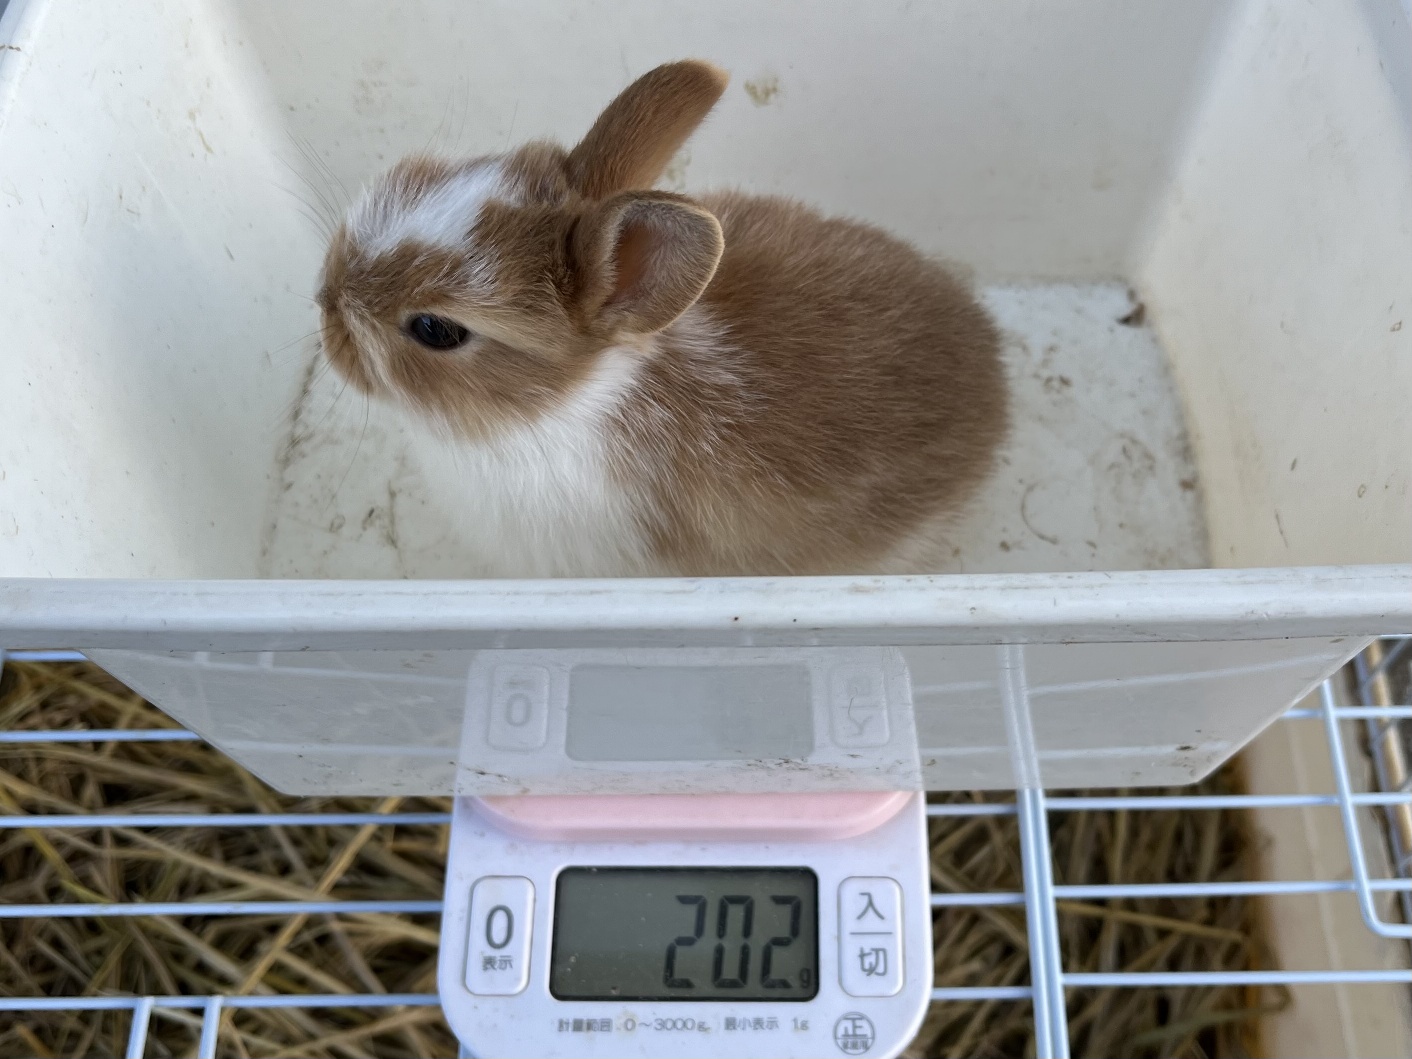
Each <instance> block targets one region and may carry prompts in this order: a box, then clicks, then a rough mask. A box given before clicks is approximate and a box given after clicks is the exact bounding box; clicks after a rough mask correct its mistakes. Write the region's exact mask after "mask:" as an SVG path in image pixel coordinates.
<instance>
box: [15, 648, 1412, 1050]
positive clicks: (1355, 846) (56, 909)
mask: <svg viewBox="0 0 1412 1059" xmlns="http://www.w3.org/2000/svg"><path fill="white" fill-rule="evenodd" d="M1409 651H1412V637H1393V636H1389V637H1384V638H1381V639H1380V640H1378V641H1376V642H1375V644H1374V645H1373V647H1371V648H1370V649H1369V650H1368V651H1366V652H1365V653H1364V654H1363V655H1361V656H1360V657H1359V658H1358V659H1357V660H1356V662H1355V665H1354V679H1353V684H1354V686H1355V690H1356V695H1355V696H1354V697H1353V701H1351V702H1346V701H1344V700H1345V699H1347V698H1348V696H1347V695H1343V694H1341V693H1340V690H1339V687H1338V684H1337V681H1338V677H1337V676H1336V677H1334V678H1331V679H1329V680H1327V681H1325V682H1324V683H1323V685H1321V687H1320V689H1319V691H1318V695H1317V699H1318V704H1317V705H1314V706H1298V707H1295V708H1292V709H1290V710H1288V711H1287V712H1286V713H1285V714H1284V715H1283V716H1282V718H1281V719H1280V721H1279V722H1277V723H1281V724H1296V725H1298V724H1314V725H1318V726H1320V728H1321V729H1322V732H1323V735H1324V738H1325V740H1326V742H1327V748H1328V752H1329V759H1330V763H1331V767H1332V774H1333V778H1334V790H1333V791H1332V792H1329V793H1316V794H1310V793H1298V794H1250V793H1247V794H1189V795H1183V794H1176V795H1173V794H1152V795H1112V796H1065V795H1053V794H1049V793H1047V792H1046V791H1045V790H1043V789H1042V788H1040V787H1037V786H1035V787H1031V788H1028V789H1020V790H1017V791H1016V792H1015V796H1014V799H1013V801H1008V802H1005V801H1001V802H984V803H943V804H931V805H929V806H928V808H927V812H928V815H929V816H931V817H967V816H987V815H988V816H995V817H1003V816H1014V817H1017V818H1018V824H1019V834H1020V856H1021V859H1022V866H1023V879H1024V888H1023V890H1022V891H1014V892H969V893H967V892H962V893H933V895H932V898H931V903H932V906H933V908H934V909H940V908H946V907H958V906H969V907H976V908H980V907H990V908H1000V907H1023V909H1024V914H1025V918H1026V924H1027V927H1028V932H1027V933H1028V946H1029V957H1030V963H1029V982H1028V984H1016V985H1008V986H946V987H938V988H936V989H934V990H933V991H932V1000H933V1002H935V1003H946V1002H975V1001H1028V1002H1030V1003H1031V1004H1032V1007H1033V1017H1034V1023H1035V1025H1034V1029H1035V1044H1036V1052H1037V1055H1038V1056H1039V1059H1067V1056H1068V1055H1069V1048H1070V1034H1069V1026H1068V1014H1067V1007H1066V1003H1065V999H1066V995H1067V993H1068V991H1070V990H1076V989H1084V988H1117V989H1144V988H1184V987H1210V986H1236V987H1240V986H1294V985H1313V984H1320V985H1324V984H1327V985H1336V984H1343V985H1358V984H1373V983H1401V984H1407V985H1412V969H1408V968H1362V969H1346V968H1332V967H1330V968H1323V969H1317V970H1242V971H1165V972H1160V971H1132V972H1075V971H1068V970H1066V969H1065V967H1064V960H1063V953H1062V951H1061V946H1060V940H1059V930H1058V909H1059V903H1060V902H1062V901H1066V900H1067V901H1075V900H1081V901H1108V900H1115V899H1122V898H1174V899H1180V898H1211V897H1229V896H1250V897H1277V896H1284V895H1318V894H1343V895H1349V896H1351V897H1352V899H1353V900H1355V901H1356V902H1357V905H1358V909H1359V912H1360V914H1361V917H1362V920H1363V923H1364V925H1365V926H1366V927H1367V929H1368V930H1370V931H1372V932H1373V933H1375V934H1377V935H1379V936H1380V937H1383V938H1387V939H1393V940H1395V941H1407V940H1412V920H1408V919H1406V918H1405V917H1404V919H1403V920H1401V921H1397V920H1392V919H1389V918H1388V917H1387V916H1386V915H1385V914H1384V913H1383V911H1381V910H1380V907H1379V901H1378V895H1381V894H1387V893H1393V894H1396V895H1397V896H1398V898H1399V902H1400V905H1401V906H1402V907H1404V908H1405V907H1406V906H1407V905H1408V903H1410V902H1412V878H1409V877H1408V871H1407V869H1408V867H1409V864H1412V852H1410V851H1409V849H1410V848H1409V846H1408V845H1406V844H1405V843H1406V840H1407V836H1406V835H1404V834H1403V830H1404V828H1405V825H1406V824H1407V820H1408V814H1412V779H1409V776H1408V774H1407V769H1406V746H1405V743H1403V742H1400V741H1398V740H1399V736H1398V733H1399V731H1400V730H1401V727H1400V726H1402V725H1403V722H1406V721H1410V720H1412V705H1407V704H1399V703H1394V702H1393V701H1392V699H1391V693H1390V691H1389V685H1388V681H1387V675H1388V673H1389V671H1390V668H1391V667H1392V666H1393V665H1394V664H1395V663H1397V662H1398V661H1399V660H1401V659H1404V658H1405V657H1407V656H1408V654H1409ZM5 657H8V658H10V659H13V660H15V661H28V662H72V661H82V660H84V656H83V655H82V654H81V653H79V652H75V651H65V650H52V651H38V650H28V651H12V652H9V654H8V655H0V662H3V660H4V658H5ZM1345 722H1356V723H1360V724H1362V725H1365V726H1366V730H1367V737H1368V741H1369V744H1370V747H1371V749H1372V751H1373V756H1374V764H1375V768H1376V775H1377V778H1378V781H1379V783H1378V786H1379V789H1377V790H1370V791H1362V790H1358V789H1356V785H1355V782H1354V777H1353V774H1352V771H1351V769H1350V765H1349V759H1350V758H1349V755H1350V746H1349V738H1348V732H1349V727H1348V726H1347V725H1346V724H1345ZM1011 736H1012V738H1015V739H1018V740H1020V741H1021V742H1023V741H1024V739H1025V738H1026V733H1024V732H1023V731H1021V732H1012V733H1011ZM197 739H199V736H197V735H196V734H195V733H193V732H189V731H186V730H182V729H155V728H149V729H111V730H93V729H82V730H30V731H15V732H0V744H6V743H8V744H19V743H27V742H29V743H34V742H54V743H63V742H80V741H82V742H103V741H112V742H127V741H151V742H162V741H189V740H197ZM1399 754H1400V755H1401V756H1399ZM1308 807H1328V808H1332V809H1334V810H1336V811H1337V813H1338V816H1339V819H1340V821H1341V823H1342V827H1343V838H1344V841H1345V844H1346V847H1347V853H1348V860H1349V865H1350V874H1349V877H1348V878H1346V879H1285V880H1261V879H1253V880H1241V881H1235V880H1232V881H1207V882H1170V883H1157V884H1153V883H1145V884H1138V883H1129V884H1124V883H1101V884H1083V883H1076V884H1058V883H1056V882H1055V879H1054V871H1053V864H1052V860H1051V857H1050V856H1049V855H1048V851H1049V849H1050V842H1049V836H1050V829H1051V820H1052V819H1053V817H1055V816H1056V815H1057V814H1063V813H1068V812H1075V811H1081V810H1083V811H1090V812H1121V811H1127V810H1191V811H1210V810H1223V809H1251V810H1255V809H1300V808H1308ZM1368 808H1374V809H1379V810H1382V811H1384V812H1385V813H1386V814H1387V838H1388V840H1389V842H1390V845H1391V852H1392V858H1393V862H1394V868H1395V870H1394V872H1393V873H1392V874H1390V875H1387V876H1383V875H1380V874H1379V873H1377V872H1376V870H1375V869H1374V867H1373V866H1372V863H1371V861H1370V858H1369V856H1368V854H1367V852H1366V848H1365V843H1368V842H1369V841H1370V840H1371V841H1380V840H1381V837H1380V836H1371V838H1370V835H1369V834H1368V832H1369V830H1370V829H1369V828H1368V827H1367V826H1366V823H1364V822H1361V821H1360V818H1359V817H1360V810H1365V809H1368ZM449 821H450V814H448V813H441V812H389V813H378V812H318V813H214V814H187V813H181V814H155V813H122V814H116V813H105V814H99V815H87V814H72V815H48V814H46V815H44V816H43V817H42V819H41V818H37V817H36V816H35V815H10V816H0V829H3V830H10V829H19V828H36V827H39V828H43V829H52V828H74V829H78V828H88V829H91V828H94V827H96V826H97V827H103V828H120V827H123V828H178V827H245V828H260V827H301V826H318V825H358V826H396V825H403V824H433V825H445V824H448V823H449ZM440 910H441V902H440V901H434V900H386V901H382V900H346V899H345V900H328V901H317V902H316V901H308V900H298V901H219V902H190V901H185V902H140V901H137V902H129V903H64V904H10V905H0V918H7V919H23V918H38V917H53V916H70V917H110V916H124V917H138V916H239V915H262V916H289V917H293V916H297V915H301V914H302V915H313V914H345V915H346V914H356V913H380V914H390V915H415V914H428V913H439V912H440ZM438 1003H439V1000H438V997H437V995H436V994H435V993H353V994H348V993H329V994H303V993H301V994H275V995H231V994H211V995H207V996H109V995H98V996H45V997H39V996H20V997H15V996H10V997H0V1012H13V1013H26V1012H42V1011H123V1010H126V1011H130V1012H131V1023H130V1030H129V1034H128V1040H127V1049H126V1053H125V1054H126V1056H127V1057H128V1059H141V1057H142V1056H143V1055H144V1054H145V1052H146V1047H147V1039H148V1032H149V1028H150V1026H151V1024H152V1018H153V1013H154V1012H156V1011H159V1010H164V1009H184V1010H186V1011H194V1012H199V1017H200V1035H199V1043H198V1046H197V1053H196V1054H197V1055H198V1056H199V1057H200V1059H214V1057H215V1055H216V1048H217V1037H218V1034H219V1032H220V1026H221V1019H222V1015H223V1013H224V1012H225V1011H227V1010H238V1009H242V1008H306V1009H314V1008H320V1007H336V1008H355V1007H356V1008H397V1007H425V1006H433V1005H436V1004H438Z"/></svg>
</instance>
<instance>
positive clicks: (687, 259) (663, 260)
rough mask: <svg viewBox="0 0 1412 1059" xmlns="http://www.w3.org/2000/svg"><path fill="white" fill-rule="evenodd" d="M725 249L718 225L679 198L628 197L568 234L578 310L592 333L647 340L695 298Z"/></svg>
mask: <svg viewBox="0 0 1412 1059" xmlns="http://www.w3.org/2000/svg"><path fill="white" fill-rule="evenodd" d="M724 250H725V239H724V237H723V236H722V234H721V225H720V222H718V221H717V220H716V218H715V217H714V216H713V215H712V214H711V213H710V212H709V211H708V210H705V209H703V208H702V207H700V206H698V205H697V204H696V203H694V202H692V201H691V200H690V199H687V198H683V197H682V196H680V195H672V194H669V193H668V192H665V191H628V192H624V193H623V194H621V195H616V196H614V197H613V198H611V199H609V200H608V201H607V202H604V203H600V204H599V205H597V206H595V207H593V208H592V209H591V210H590V211H589V213H588V214H587V215H585V216H584V217H583V218H582V219H581V220H580V221H579V223H578V225H577V226H576V227H575V229H574V235H573V244H572V253H573V258H574V269H575V272H576V273H577V276H576V278H577V281H578V282H577V283H576V284H575V287H576V289H577V291H578V298H579V305H578V309H579V312H580V313H581V314H582V318H583V320H584V323H585V325H586V326H587V328H588V329H589V330H591V331H594V332H597V333H599V334H603V335H609V334H615V333H616V334H621V333H627V334H648V333H650V332H652V331H658V330H661V329H662V328H664V327H666V326H667V325H668V324H669V323H671V322H672V321H673V320H675V319H676V318H677V317H678V316H680V315H681V314H682V313H684V312H686V310H687V309H688V308H690V307H691V305H692V304H693V303H695V301H696V299H697V298H699V297H701V292H702V291H704V290H705V289H706V285H707V284H708V283H710V282H711V277H712V276H713V275H715V273H716V265H717V264H719V262H720V260H721V254H722V252H723V251H724Z"/></svg>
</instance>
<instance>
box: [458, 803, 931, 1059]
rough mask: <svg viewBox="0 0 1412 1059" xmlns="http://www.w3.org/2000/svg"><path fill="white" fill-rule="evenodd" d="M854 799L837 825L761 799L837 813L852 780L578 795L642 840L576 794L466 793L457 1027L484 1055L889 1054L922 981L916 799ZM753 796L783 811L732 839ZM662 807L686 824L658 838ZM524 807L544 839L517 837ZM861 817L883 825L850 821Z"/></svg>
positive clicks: (904, 1038)
mask: <svg viewBox="0 0 1412 1059" xmlns="http://www.w3.org/2000/svg"><path fill="white" fill-rule="evenodd" d="M853 797H854V798H855V799H860V800H868V799H871V800H872V805H871V808H870V810H869V811H870V812H871V814H872V815H871V817H870V816H869V814H868V812H864V813H862V814H861V815H859V814H857V813H855V814H853V815H852V817H851V818H850V819H852V820H853V825H852V826H851V827H849V828H847V829H845V832H844V833H842V834H841V837H837V836H835V837H831V836H829V835H828V833H827V828H826V827H821V826H820V822H819V821H818V820H815V821H812V822H811V823H810V824H809V826H791V825H790V823H789V819H790V815H791V814H790V813H788V812H786V813H780V812H778V811H777V806H776V804H774V803H772V801H771V799H772V798H773V799H785V800H789V799H793V804H792V807H791V812H793V813H794V815H795V817H797V818H799V819H807V808H808V803H809V802H810V800H811V798H812V799H813V802H814V803H815V804H816V805H817V807H818V808H819V809H820V810H821V811H825V812H830V815H831V816H832V818H833V819H836V820H842V819H844V818H846V817H849V814H848V813H846V812H844V813H838V812H832V810H833V809H834V808H835V807H836V806H837V805H839V804H840V799H842V800H843V801H847V796H839V795H833V796H809V795H792V796H791V795H783V796H768V795H760V796H726V797H711V796H701V797H700V798H696V799H683V798H678V799H675V803H676V804H675V807H673V806H672V805H671V804H670V803H672V802H673V799H672V797H671V796H661V797H659V798H655V799H654V798H651V797H647V798H631V799H627V798H624V799H613V798H606V799H587V801H588V802H595V801H597V802H598V803H599V804H600V805H601V806H603V808H604V812H603V813H600V814H593V813H590V814H588V815H590V816H592V815H599V816H603V815H607V816H609V817H611V816H612V815H613V814H614V812H616V813H617V814H618V815H619V816H621V818H622V819H623V820H624V821H631V820H634V819H637V820H641V821H643V832H642V835H643V837H638V838H633V837H631V834H630V830H631V826H632V825H631V824H630V823H629V824H626V825H625V827H627V828H628V832H622V831H620V832H619V833H618V834H616V835H611V836H609V835H605V833H604V832H603V830H602V829H601V828H599V829H597V830H594V831H592V832H591V834H592V836H593V837H592V838H590V839H587V840H575V839H573V838H572V837H565V836H566V834H567V833H571V832H572V830H573V828H572V827H566V825H565V824H564V822H563V820H562V815H563V814H562V812H559V810H562V808H563V806H564V805H565V804H577V803H579V802H580V801H581V800H578V799H552V798H544V799H534V798H524V799H503V800H497V801H498V802H499V803H500V804H494V803H488V802H480V801H477V800H475V799H469V798H462V799H458V800H457V804H456V810H455V813H454V821H453V826H452V839H451V850H450V858H449V863H448V875H447V891H446V909H445V912H444V915H443V925H442V947H441V963H440V973H439V985H440V989H441V998H442V1005H443V1007H444V1008H445V1011H446V1014H447V1018H448V1021H449V1022H450V1024H451V1027H452V1029H453V1030H454V1031H455V1032H456V1034H457V1035H458V1037H459V1038H460V1039H461V1041H462V1043H463V1045H464V1046H465V1047H466V1049H467V1050H468V1051H469V1052H470V1053H471V1054H472V1055H477V1056H505V1057H517V1056H524V1057H531V1056H534V1057H549V1056H641V1057H648V1056H660V1057H671V1059H676V1057H690V1056H702V1057H705V1056H712V1057H716V1056H720V1057H729V1056H741V1057H746V1056H750V1057H759V1059H769V1057H781V1059H783V1057H804V1056H869V1057H871V1056H884V1057H886V1056H895V1055H897V1054H899V1053H900V1052H901V1051H902V1050H903V1048H905V1047H906V1045H907V1044H908V1043H909V1042H910V1040H911V1038H912V1037H913V1035H914V1034H915V1033H916V1030H917V1028H918V1026H919V1025H920V1023H921V1020H922V1017H923V1015H924V1014H925V1012H926V1009H927V1005H928V1003H929V1001H930V996H931V985H932V951H931V911H930V899H929V889H928V886H929V879H928V873H927V856H926V849H927V846H926V829H925V806H924V798H923V796H922V795H921V794H897V795H885V796H881V797H880V796H877V795H858V796H853ZM702 799H705V800H706V801H707V802H709V803H711V804H710V805H709V806H703V804H702ZM888 799H890V801H888ZM628 801H631V802H633V803H634V804H635V805H636V806H638V807H643V808H645V809H656V810H661V811H658V812H656V813H655V814H654V812H650V811H644V812H640V813H633V812H629V811H626V810H627V805H626V803H627V802H628ZM692 802H694V803H695V804H694V805H692V804H690V803H692ZM664 804H666V806H667V807H666V809H665V810H662V806H663V805H664ZM752 805H754V806H755V807H756V809H757V811H760V812H761V813H762V815H763V816H764V817H766V818H769V819H778V821H779V822H778V823H777V824H776V825H775V826H774V827H773V829H772V828H771V827H769V826H764V827H763V830H762V825H760V824H759V823H758V820H757V822H756V823H755V825H754V827H753V829H752V830H751V831H750V832H749V833H748V834H745V833H742V836H741V837H740V838H738V839H736V840H732V839H731V838H730V837H729V832H730V827H729V824H730V819H729V818H730V816H731V815H733V814H740V813H748V812H750V809H751V806H752ZM526 808H528V809H530V810H534V812H530V813H529V814H528V817H527V815H526V813H525V812H523V811H521V812H515V813H507V812H506V810H507V809H516V810H524V809H526ZM580 808H582V806H580ZM688 809H689V810H690V811H688ZM712 809H714V810H717V811H716V812H713V811H711V810H712ZM801 809H802V810H805V811H803V812H801ZM678 811H679V812H678ZM662 812H665V813H666V814H667V815H668V816H670V815H672V813H673V812H678V815H679V818H680V820H681V821H683V826H682V829H681V830H682V831H683V832H685V833H686V834H684V835H683V837H681V838H678V839H675V840H674V839H671V838H667V837H664V832H663V830H662V819H661V818H662ZM556 813H557V815H559V816H560V817H561V819H559V820H558V821H557V822H552V823H551V820H552V818H553V817H554V816H555V815H556ZM536 814H540V815H542V816H543V817H544V820H545V822H546V825H548V826H546V827H545V832H544V833H545V834H546V835H551V836H553V837H550V838H547V839H543V840H539V839H536V838H535V837H534V836H533V835H532V834H529V833H528V831H529V830H531V829H532V825H530V824H527V823H526V820H527V818H529V819H532V818H534V817H535V816H536ZM713 816H715V817H717V819H716V822H715V824H714V825H711V826H708V825H707V823H706V821H707V820H708V819H709V818H711V817H713ZM879 818H880V819H879ZM651 819H655V823H652V824H649V823H648V821H649V820H651ZM863 819H873V820H875V821H877V822H876V824H875V826H873V827H871V828H870V829H869V830H867V831H865V832H863V833H861V834H856V833H847V831H851V830H854V829H856V826H858V824H857V821H858V820H863ZM691 832H695V833H697V834H699V835H700V836H702V837H700V838H699V839H697V840H694V841H693V840H692V839H691V838H690V837H688V836H689V834H690V833H691Z"/></svg>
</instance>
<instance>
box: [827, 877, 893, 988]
mask: <svg viewBox="0 0 1412 1059" xmlns="http://www.w3.org/2000/svg"><path fill="white" fill-rule="evenodd" d="M838 979H839V985H841V986H843V991H844V992H845V993H847V994H848V995H849V996H861V997H868V996H896V995H897V993H898V992H899V991H900V990H901V989H902V887H900V886H898V885H897V883H896V881H895V880H892V879H884V878H878V877H873V876H854V877H853V878H851V879H844V880H843V882H841V883H840V884H839V887H838Z"/></svg>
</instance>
